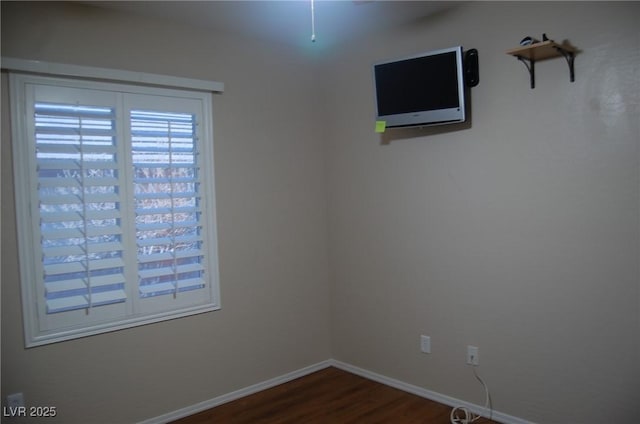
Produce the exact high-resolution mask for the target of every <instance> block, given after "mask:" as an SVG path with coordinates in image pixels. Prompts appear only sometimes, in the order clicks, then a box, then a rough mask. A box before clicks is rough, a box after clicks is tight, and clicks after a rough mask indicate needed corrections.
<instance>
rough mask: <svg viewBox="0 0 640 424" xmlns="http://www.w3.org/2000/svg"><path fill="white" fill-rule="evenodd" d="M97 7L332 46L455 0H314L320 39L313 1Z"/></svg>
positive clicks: (293, 42) (123, 3)
mask: <svg viewBox="0 0 640 424" xmlns="http://www.w3.org/2000/svg"><path fill="white" fill-rule="evenodd" d="M83 3H86V4H91V5H94V6H98V7H102V8H107V9H112V10H119V11H124V12H127V13H133V14H141V15H147V16H154V17H158V18H161V19H167V20H172V21H176V22H180V23H182V24H187V25H192V26H198V27H205V28H212V29H216V30H220V31H224V32H231V33H235V34H242V35H245V36H250V37H257V38H261V39H264V40H267V41H271V42H277V43H284V44H289V45H294V46H305V45H312V44H313V45H316V46H318V48H323V47H331V46H336V45H339V44H340V43H343V42H347V41H349V40H352V39H354V38H358V37H362V36H366V35H367V34H371V33H373V32H375V31H380V30H384V29H388V28H389V27H393V26H399V25H403V24H406V23H408V22H411V21H416V20H421V19H424V18H425V17H426V16H429V15H432V14H434V13H436V12H438V11H441V10H443V9H445V8H448V7H451V6H452V4H453V3H452V2H437V1H392V0H387V1H381V0H342V1H338V0H333V1H332V0H315V5H314V15H315V34H316V42H315V43H312V42H311V34H312V27H311V21H312V19H311V0H289V1H275V0H262V1H241V0H235V1H85V2H83Z"/></svg>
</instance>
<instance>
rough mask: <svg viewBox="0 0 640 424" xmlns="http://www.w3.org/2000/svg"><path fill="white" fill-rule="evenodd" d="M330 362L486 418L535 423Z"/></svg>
mask: <svg viewBox="0 0 640 424" xmlns="http://www.w3.org/2000/svg"><path fill="white" fill-rule="evenodd" d="M330 364H331V366H333V367H336V368H339V369H341V370H343V371H347V372H350V373H352V374H356V375H359V376H361V377H364V378H367V379H369V380H373V381H377V382H378V383H382V384H384V385H386V386H390V387H393V388H396V389H399V390H402V391H404V392H407V393H411V394H414V395H417V396H420V397H423V398H426V399H429V400H433V401H435V402H438V403H442V404H444V405H448V406H451V407H456V406H460V407H464V408H467V409H468V410H469V411H471V412H473V413H474V414H477V415H481V416H483V417H486V418H491V419H493V420H495V421H498V422H501V423H504V424H534V423H532V422H531V421H527V420H523V419H522V418H518V417H514V416H512V415H508V414H505V413H502V412H498V411H495V410H494V411H489V410H487V409H486V408H485V407H484V406H480V405H476V404H473V403H470V402H465V401H463V400H460V399H456V398H452V397H450V396H446V395H443V394H440V393H437V392H433V391H431V390H427V389H424V388H422V387H419V386H414V385H412V384H408V383H405V382H403V381H400V380H396V379H393V378H389V377H387V376H384V375H381V374H377V373H375V372H371V371H368V370H365V369H363V368H359V367H356V366H354V365H351V364H347V363H344V362H340V361H336V360H334V359H331V360H330ZM490 412H491V414H490ZM490 415H491V416H490Z"/></svg>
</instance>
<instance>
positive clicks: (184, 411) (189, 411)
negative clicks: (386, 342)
mask: <svg viewBox="0 0 640 424" xmlns="http://www.w3.org/2000/svg"><path fill="white" fill-rule="evenodd" d="M332 364H333V362H332V361H331V360H330V359H327V360H326V361H322V362H318V363H317V364H314V365H310V366H308V367H305V368H301V369H299V370H296V371H292V372H290V373H287V374H284V375H281V376H279V377H275V378H271V379H269V380H266V381H263V382H261V383H257V384H254V385H252V386H249V387H245V388H244V389H240V390H236V391H234V392H231V393H227V394H225V395H222V396H218V397H215V398H213V399H209V400H205V401H203V402H200V403H196V404H195V405H191V406H187V407H186V408H181V409H178V410H176V411H173V412H169V413H166V414H163V415H160V416H158V417H155V418H150V419H148V420H144V421H141V422H139V423H138V424H165V423H169V422H171V421H175V420H178V419H180V418H184V417H188V416H189V415H193V414H197V413H198V412H202V411H206V410H207V409H210V408H214V407H216V406H220V405H222V404H224V403H227V402H231V401H234V400H237V399H240V398H243V397H245V396H249V395H252V394H254V393H257V392H260V391H262V390H266V389H270V388H272V387H275V386H278V385H280V384H283V383H287V382H289V381H291V380H295V379H296V378H300V377H304V376H305V375H308V374H311V373H314V372H316V371H320V370H322V369H325V368H327V367H330V366H332Z"/></svg>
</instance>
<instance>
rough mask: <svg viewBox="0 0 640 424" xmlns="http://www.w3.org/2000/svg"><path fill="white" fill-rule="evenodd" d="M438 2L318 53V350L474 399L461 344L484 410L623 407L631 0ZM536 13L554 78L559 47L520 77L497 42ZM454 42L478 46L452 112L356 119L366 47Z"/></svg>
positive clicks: (372, 56)
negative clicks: (325, 326) (462, 111)
mask: <svg viewBox="0 0 640 424" xmlns="http://www.w3.org/2000/svg"><path fill="white" fill-rule="evenodd" d="M456 6H458V7H453V8H452V9H451V10H449V11H447V12H443V13H442V14H440V15H438V16H435V17H434V18H433V19H431V20H423V21H420V22H417V23H416V24H415V25H413V26H408V27H405V28H403V29H402V30H397V31H394V32H385V33H381V34H378V35H377V36H373V37H369V38H367V39H366V40H359V41H358V42H356V43H353V44H352V45H350V46H347V47H346V48H345V51H346V53H338V54H335V55H334V56H333V57H332V58H331V59H330V61H329V62H328V63H327V64H326V67H325V70H324V72H325V75H327V81H326V84H327V87H329V91H328V92H327V109H326V110H327V114H328V118H327V119H328V122H331V123H332V126H331V136H330V143H329V146H328V153H327V155H328V156H327V158H328V159H327V162H328V172H327V175H328V185H329V186H328V193H329V220H330V221H329V223H330V226H329V228H330V247H331V256H330V264H331V276H332V282H333V283H332V284H333V286H332V290H333V292H332V294H333V313H332V319H333V327H332V328H333V331H332V335H333V355H334V358H336V359H338V360H342V361H345V362H348V363H351V364H355V365H357V366H360V367H362V368H365V369H368V370H371V371H374V372H378V373H381V374H384V375H387V376H390V377H393V378H396V379H399V380H402V381H405V382H408V383H412V384H415V385H418V386H422V387H425V388H428V389H430V390H434V391H436V392H439V393H443V394H447V395H450V396H453V397H456V398H460V399H465V400H468V401H471V402H474V403H477V404H483V403H484V392H483V391H482V387H481V386H480V384H479V383H478V382H477V381H476V380H475V379H474V377H473V373H472V371H471V369H470V368H469V367H467V366H466V365H465V351H466V345H468V344H473V345H476V346H478V347H479V349H480V361H481V362H480V364H481V365H480V368H479V369H478V370H479V372H480V374H481V375H482V376H483V378H484V379H485V380H486V381H487V383H488V385H489V387H490V389H491V395H492V398H493V402H494V403H493V404H494V407H495V408H496V409H497V410H499V411H501V412H504V413H508V414H511V415H515V416H519V417H522V418H525V419H528V420H531V421H535V422H544V423H569V422H571V423H603V422H625V421H629V420H630V419H631V420H633V419H635V418H637V417H638V414H640V409H639V408H640V402H639V399H640V398H639V397H638V396H639V394H640V383H639V382H640V367H639V365H638V363H639V361H640V351H639V342H640V317H639V306H640V305H639V300H640V297H639V295H640V293H639V284H640V271H639V264H640V250H639V244H640V227H639V218H640V209H639V206H640V201H639V200H640V199H639V188H640V178H639V177H640V175H639V159H640V157H639V144H640V129H639V128H640V127H639V126H640V124H639V122H640V120H639V117H640V107H639V102H640V86H639V81H640V30H639V27H638V22H640V4H639V3H637V2H635V3H591V2H572V3H557V2H553V3H542V2H535V3H520V2H513V3H511V2H498V3H488V2H472V3H470V4H457V5H456ZM543 32H546V33H547V34H548V35H549V37H550V38H553V39H555V40H557V41H562V40H563V39H565V38H566V39H568V40H569V41H570V42H571V43H573V45H575V46H576V47H578V49H579V50H580V53H579V54H578V56H577V58H576V60H575V67H576V69H575V73H576V81H575V82H574V83H570V82H569V71H568V66H567V64H566V62H565V61H564V59H562V58H559V59H555V60H552V61H547V62H539V63H538V64H537V66H536V73H537V81H536V83H537V87H536V88H535V89H534V90H531V89H530V88H529V76H528V74H527V72H526V69H525V67H524V66H523V65H522V64H520V63H519V62H518V61H517V60H516V59H514V58H513V57H511V56H508V55H506V54H505V51H506V50H508V49H511V48H514V47H516V46H517V45H518V42H519V40H520V39H522V38H523V37H524V36H526V35H532V36H536V37H538V38H541V36H542V33H543ZM458 44H460V45H463V46H464V47H465V48H467V49H468V48H477V49H478V51H479V58H480V84H479V86H478V87H476V88H473V89H472V121H471V124H470V126H466V127H465V126H463V127H462V128H458V130H457V131H447V132H442V129H440V130H437V131H436V130H391V131H387V133H385V135H384V136H382V137H380V136H379V135H377V134H375V133H374V118H373V112H374V106H373V90H372V82H371V64H372V63H374V62H376V61H380V60H383V59H390V58H394V57H403V56H407V55H410V54H414V53H418V52H421V51H426V50H430V49H437V48H443V47H449V46H453V45H458ZM443 128H444V127H443ZM450 129H451V128H450ZM420 334H427V335H430V336H431V337H432V351H433V353H432V354H431V355H424V354H422V353H420V351H419V335H420Z"/></svg>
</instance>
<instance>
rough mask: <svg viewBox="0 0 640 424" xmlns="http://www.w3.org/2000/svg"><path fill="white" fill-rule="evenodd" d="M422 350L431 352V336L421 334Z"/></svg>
mask: <svg viewBox="0 0 640 424" xmlns="http://www.w3.org/2000/svg"><path fill="white" fill-rule="evenodd" d="M420 350H421V351H422V353H431V337H429V336H420Z"/></svg>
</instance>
